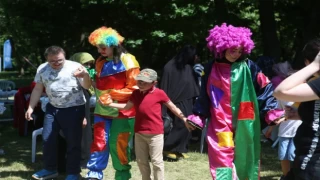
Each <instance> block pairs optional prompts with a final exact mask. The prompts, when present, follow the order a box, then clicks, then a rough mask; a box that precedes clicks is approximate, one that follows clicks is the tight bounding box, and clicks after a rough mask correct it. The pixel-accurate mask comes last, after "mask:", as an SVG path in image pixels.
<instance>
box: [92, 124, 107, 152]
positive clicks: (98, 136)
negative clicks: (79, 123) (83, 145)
mask: <svg viewBox="0 0 320 180" xmlns="http://www.w3.org/2000/svg"><path fill="white" fill-rule="evenodd" d="M93 129H94V131H93V136H94V138H93V139H94V141H93V143H92V144H91V148H90V151H91V153H93V152H97V151H98V152H101V151H104V150H105V149H106V148H107V142H106V137H105V134H106V133H105V132H106V131H105V122H98V123H96V124H94V126H93Z"/></svg>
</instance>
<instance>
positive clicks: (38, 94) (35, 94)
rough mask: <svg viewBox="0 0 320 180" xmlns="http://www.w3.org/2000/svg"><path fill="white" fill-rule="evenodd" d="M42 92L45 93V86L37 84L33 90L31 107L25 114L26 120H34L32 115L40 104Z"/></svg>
mask: <svg viewBox="0 0 320 180" xmlns="http://www.w3.org/2000/svg"><path fill="white" fill-rule="evenodd" d="M42 92H43V84H42V83H37V84H36V86H35V87H34V88H33V90H32V93H31V96H30V103H29V107H28V110H27V112H26V114H25V118H26V119H27V120H33V118H32V117H31V114H32V113H33V110H34V107H36V105H37V104H38V102H39V99H40V97H41V94H42Z"/></svg>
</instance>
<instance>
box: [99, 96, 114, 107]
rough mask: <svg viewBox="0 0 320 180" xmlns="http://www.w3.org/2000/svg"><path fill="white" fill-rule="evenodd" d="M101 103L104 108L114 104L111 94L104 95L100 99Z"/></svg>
mask: <svg viewBox="0 0 320 180" xmlns="http://www.w3.org/2000/svg"><path fill="white" fill-rule="evenodd" d="M99 103H100V104H102V105H104V106H108V105H109V104H111V103H113V100H112V98H111V96H110V94H108V93H106V94H102V95H101V96H100V97H99Z"/></svg>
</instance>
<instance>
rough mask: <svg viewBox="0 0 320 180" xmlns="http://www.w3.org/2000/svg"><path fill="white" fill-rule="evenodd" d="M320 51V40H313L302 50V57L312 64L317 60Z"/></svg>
mask: <svg viewBox="0 0 320 180" xmlns="http://www.w3.org/2000/svg"><path fill="white" fill-rule="evenodd" d="M319 51H320V39H319V38H316V39H312V40H310V41H309V42H307V44H306V45H305V46H304V48H303V50H302V57H303V59H304V60H309V61H310V62H312V61H313V60H314V59H315V58H316V56H317V54H318V53H319Z"/></svg>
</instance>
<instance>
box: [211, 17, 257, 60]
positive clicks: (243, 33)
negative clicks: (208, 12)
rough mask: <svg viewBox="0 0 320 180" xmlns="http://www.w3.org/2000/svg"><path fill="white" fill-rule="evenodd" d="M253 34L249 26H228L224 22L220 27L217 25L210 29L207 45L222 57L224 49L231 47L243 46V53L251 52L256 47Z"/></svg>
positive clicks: (217, 55)
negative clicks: (252, 38)
mask: <svg viewBox="0 0 320 180" xmlns="http://www.w3.org/2000/svg"><path fill="white" fill-rule="evenodd" d="M251 35H252V33H251V31H250V29H248V28H245V27H234V26H232V25H228V26H227V24H226V23H222V25H221V26H220V27H219V26H215V27H214V28H213V29H211V30H210V31H209V36H208V37H207V38H206V40H207V42H208V44H207V47H208V48H209V50H210V51H211V52H213V53H214V55H215V57H218V58H222V57H223V56H224V51H225V50H227V49H229V48H237V47H243V54H250V52H251V50H252V49H253V48H254V43H253V41H252V40H251Z"/></svg>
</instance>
